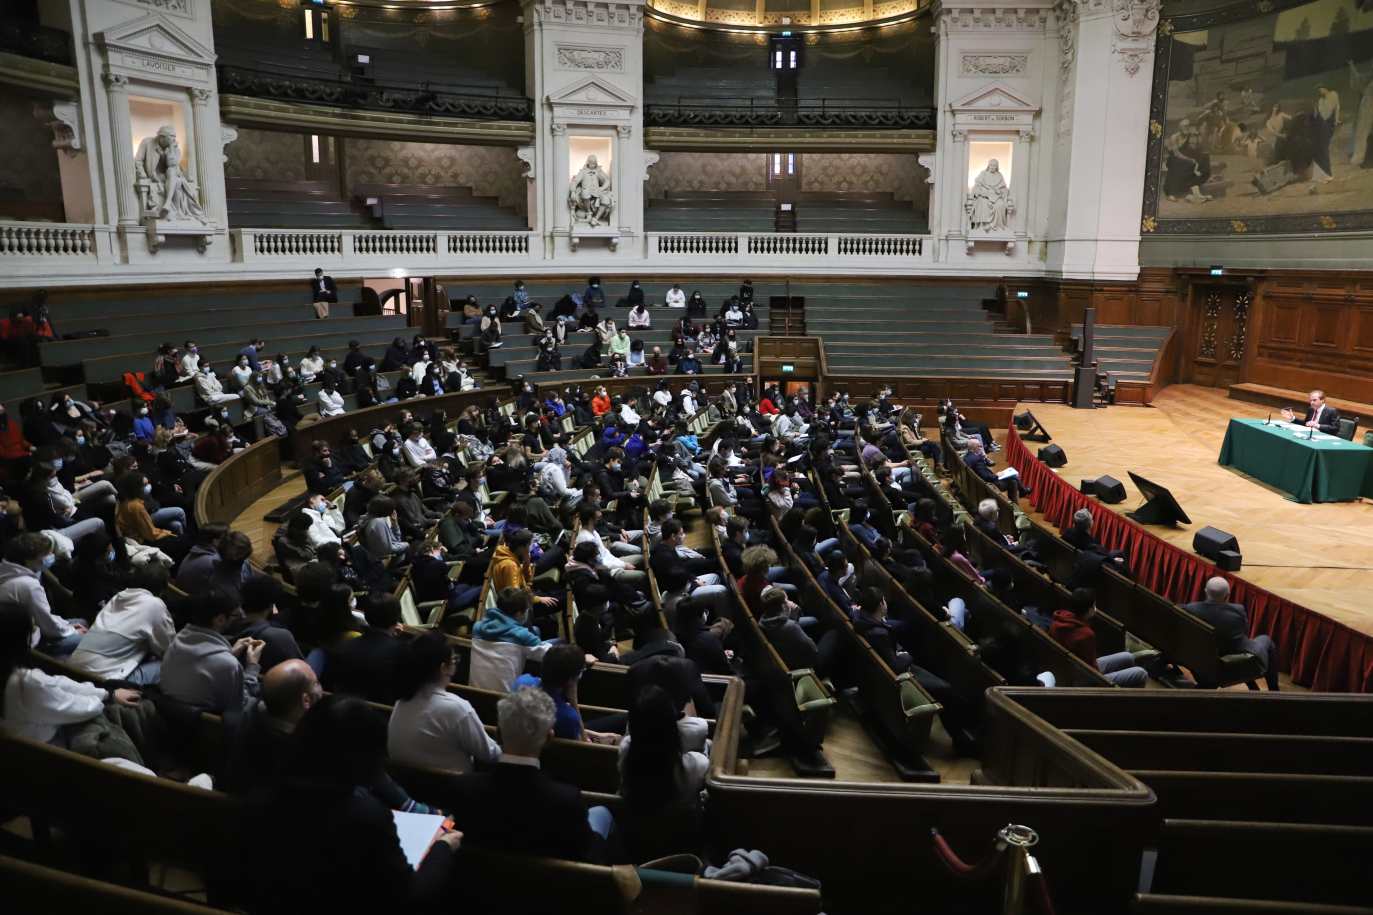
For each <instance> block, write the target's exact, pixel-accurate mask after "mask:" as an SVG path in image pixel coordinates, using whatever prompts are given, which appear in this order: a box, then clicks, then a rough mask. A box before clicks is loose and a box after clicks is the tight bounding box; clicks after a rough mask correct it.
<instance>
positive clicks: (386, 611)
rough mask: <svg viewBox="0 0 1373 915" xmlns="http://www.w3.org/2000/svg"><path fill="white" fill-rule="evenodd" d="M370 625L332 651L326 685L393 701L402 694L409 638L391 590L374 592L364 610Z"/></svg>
mask: <svg viewBox="0 0 1373 915" xmlns="http://www.w3.org/2000/svg"><path fill="white" fill-rule="evenodd" d="M363 615H364V616H365V617H366V618H367V628H366V629H364V630H363V632H362V634H361V635H360V636H358V637H357V638H355V639H346V640H344V641H343V642H341V643H339V644H338V645H337V646H335V647H334V648H333V649H331V650H330V651H329V652H328V656H327V658H326V660H325V662H324V677H323V681H324V688H325V689H327V690H328V691H329V692H340V693H352V694H353V695H355V696H361V697H363V698H364V699H368V700H371V701H372V702H380V703H382V704H384V705H390V704H392V703H394V702H395V701H396V699H397V698H398V697H399V696H400V685H399V677H400V665H401V656H402V654H403V653H404V651H405V640H404V639H403V638H402V637H401V631H400V601H399V600H397V599H396V598H395V597H394V596H393V595H391V594H383V593H378V592H375V591H374V592H372V593H371V594H370V595H368V598H367V608H366V609H365V610H364V611H363Z"/></svg>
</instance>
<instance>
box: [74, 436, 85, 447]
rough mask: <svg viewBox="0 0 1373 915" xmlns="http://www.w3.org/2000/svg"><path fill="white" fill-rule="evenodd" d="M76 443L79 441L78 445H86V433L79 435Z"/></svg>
mask: <svg viewBox="0 0 1373 915" xmlns="http://www.w3.org/2000/svg"><path fill="white" fill-rule="evenodd" d="M76 443H77V444H78V445H84V444H86V436H84V435H78V436H77V437H76Z"/></svg>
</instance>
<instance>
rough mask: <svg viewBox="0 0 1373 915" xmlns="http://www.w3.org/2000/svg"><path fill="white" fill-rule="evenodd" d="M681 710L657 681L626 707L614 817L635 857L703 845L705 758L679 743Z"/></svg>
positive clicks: (645, 857)
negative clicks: (619, 803) (618, 808)
mask: <svg viewBox="0 0 1373 915" xmlns="http://www.w3.org/2000/svg"><path fill="white" fill-rule="evenodd" d="M681 717H682V709H681V708H679V707H678V705H677V703H676V702H675V701H673V698H672V697H671V696H670V695H668V693H667V691H666V690H664V689H663V688H661V687H659V686H645V687H644V688H643V689H641V690H640V691H639V694H638V696H636V697H635V699H634V703H633V705H632V706H631V708H630V710H629V730H628V734H627V735H626V736H625V738H624V739H623V740H622V741H621V742H620V796H621V797H623V798H624V799H625V809H624V811H623V814H622V815H621V816H619V817H618V818H617V821H616V822H617V825H618V826H619V828H620V829H621V831H622V838H623V840H624V843H625V846H626V850H627V851H628V852H629V853H630V855H631V859H632V860H635V861H644V860H649V859H650V858H655V857H659V856H661V855H663V854H671V853H674V852H682V851H689V852H691V851H696V850H698V849H699V848H700V847H701V844H702V834H701V829H702V824H701V790H702V788H704V787H705V781H706V772H707V771H708V770H709V769H710V760H709V758H707V757H706V755H705V754H704V753H698V752H696V751H694V750H692V751H687V750H684V749H683V747H682V732H681V729H680V727H679V724H678V722H679V720H680V719H681Z"/></svg>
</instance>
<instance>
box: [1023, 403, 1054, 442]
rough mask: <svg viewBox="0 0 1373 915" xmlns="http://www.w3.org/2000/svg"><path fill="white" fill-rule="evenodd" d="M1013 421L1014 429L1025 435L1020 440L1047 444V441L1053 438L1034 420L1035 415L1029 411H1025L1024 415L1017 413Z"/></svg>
mask: <svg viewBox="0 0 1373 915" xmlns="http://www.w3.org/2000/svg"><path fill="white" fill-rule="evenodd" d="M1013 421H1014V422H1015V427H1016V428H1017V429H1019V430H1020V431H1021V432H1023V433H1025V434H1024V435H1022V436H1021V438H1024V439H1025V440H1026V441H1040V442H1048V441H1049V439H1051V438H1053V436H1052V435H1050V434H1049V430H1048V429H1045V428H1044V424H1043V423H1041V422H1040V421H1039V420H1037V419H1035V415H1034V414H1033V413H1031V412H1030V411H1029V410H1026V411H1025V412H1024V413H1017V414H1016V415H1015V417H1014V418H1013Z"/></svg>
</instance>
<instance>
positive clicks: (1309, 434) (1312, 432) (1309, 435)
mask: <svg viewBox="0 0 1373 915" xmlns="http://www.w3.org/2000/svg"><path fill="white" fill-rule="evenodd" d="M1315 437H1316V427H1315V426H1307V427H1306V440H1307V441H1308V442H1309V441H1311V439H1313V438H1315Z"/></svg>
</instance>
